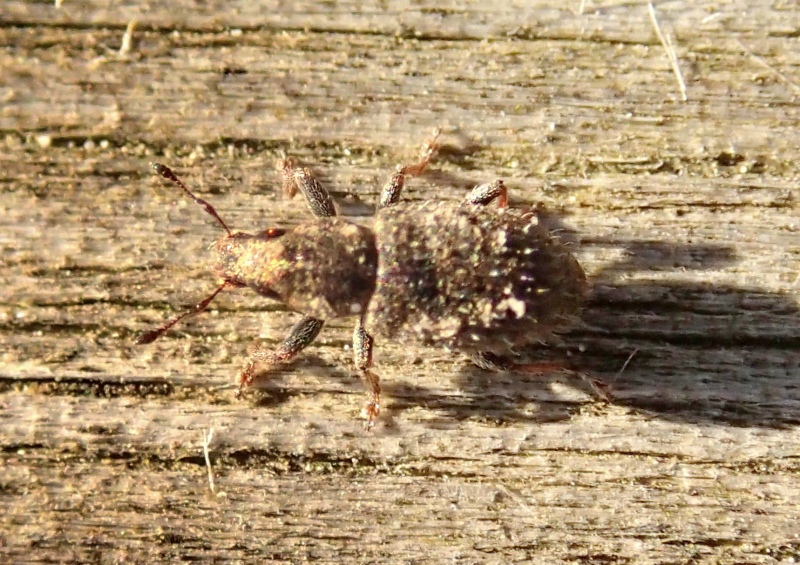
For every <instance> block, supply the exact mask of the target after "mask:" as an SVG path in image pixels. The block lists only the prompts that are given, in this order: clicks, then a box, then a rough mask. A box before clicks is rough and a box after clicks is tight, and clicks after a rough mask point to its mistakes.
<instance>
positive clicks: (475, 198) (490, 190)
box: [464, 179, 508, 208]
mask: <svg viewBox="0 0 800 565" xmlns="http://www.w3.org/2000/svg"><path fill="white" fill-rule="evenodd" d="M494 199H497V207H498V208H506V207H507V206H508V189H507V188H506V185H504V184H503V181H502V180H500V179H497V180H496V181H494V182H488V183H486V184H482V185H480V186H476V187H475V188H473V189H472V190H471V191H470V193H469V194H468V195H467V198H466V200H465V201H464V202H465V203H466V204H474V205H477V206H486V205H487V204H490V203H491V202H492V201H493V200H494Z"/></svg>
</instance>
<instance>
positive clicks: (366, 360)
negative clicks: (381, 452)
mask: <svg viewBox="0 0 800 565" xmlns="http://www.w3.org/2000/svg"><path fill="white" fill-rule="evenodd" d="M373 343H374V340H373V339H372V336H371V335H369V334H368V333H367V330H365V329H364V320H362V319H361V318H359V320H358V322H356V328H355V330H354V331H353V362H354V363H355V365H356V369H357V370H358V371H359V372H360V373H361V378H362V380H363V381H364V385H365V386H366V387H367V390H368V391H369V393H370V394H371V397H370V400H369V402H367V405H366V406H365V407H364V412H365V413H366V415H367V424H366V428H367V429H368V430H369V429H370V428H372V426H373V425H374V424H375V418H377V417H378V415H379V414H380V402H381V385H380V378H379V377H378V375H376V374H375V373H373V372H372V345H373Z"/></svg>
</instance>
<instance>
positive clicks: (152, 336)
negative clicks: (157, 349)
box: [136, 281, 231, 345]
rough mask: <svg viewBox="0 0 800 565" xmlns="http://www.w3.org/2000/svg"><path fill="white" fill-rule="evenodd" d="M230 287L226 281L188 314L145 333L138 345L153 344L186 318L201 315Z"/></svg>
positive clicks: (140, 337)
mask: <svg viewBox="0 0 800 565" xmlns="http://www.w3.org/2000/svg"><path fill="white" fill-rule="evenodd" d="M228 286H231V285H230V283H229V282H228V281H225V282H224V283H222V284H221V285H220V287H219V288H218V289H217V290H215V291H214V292H212V293H211V294H210V295H209V296H207V297H206V298H205V300H203V301H202V302H200V303H199V304H196V305H195V306H194V308H192V309H190V310H189V311H187V312H184V313H183V314H181V315H180V316H177V317H175V318H173V319H171V320H170V321H169V322H167V323H166V324H164V325H162V326H159V327H157V328H156V329H154V330H150V331H149V332H145V333H143V334H142V335H140V336H139V338H138V339H137V340H136V345H145V344H148V343H153V342H154V341H155V340H157V339H158V338H160V337H161V336H162V334H164V332H166V331H167V330H168V329H170V328H171V327H172V326H174V325H175V324H177V323H178V322H180V321H181V320H183V319H184V318H185V317H186V316H194V315H195V314H199V313H200V312H202V311H203V310H205V309H206V308H207V307H208V305H209V304H211V301H212V300H214V299H215V298H216V297H217V295H218V294H219V293H220V292H222V291H223V289H225V288H226V287H228Z"/></svg>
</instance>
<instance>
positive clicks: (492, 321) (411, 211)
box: [366, 202, 587, 351]
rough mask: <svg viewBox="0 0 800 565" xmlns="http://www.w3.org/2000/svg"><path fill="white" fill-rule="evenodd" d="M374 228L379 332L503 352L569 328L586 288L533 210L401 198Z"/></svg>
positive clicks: (374, 316) (373, 319)
mask: <svg viewBox="0 0 800 565" xmlns="http://www.w3.org/2000/svg"><path fill="white" fill-rule="evenodd" d="M374 232H375V238H376V245H377V250H378V270H377V282H376V286H375V292H374V294H373V297H372V300H371V301H370V302H369V306H368V309H367V318H366V327H367V329H368V331H370V332H374V333H376V334H383V335H390V336H393V337H397V336H404V337H409V338H413V339H416V340H418V341H421V342H423V343H426V344H443V345H446V346H448V347H451V348H453V349H460V350H467V351H470V350H472V351H502V350H507V349H508V348H509V347H511V346H514V345H520V344H524V343H530V342H533V341H536V340H538V339H542V338H545V337H547V336H548V335H549V334H550V332H551V331H552V330H555V329H559V328H561V327H564V326H567V325H569V324H570V323H571V322H573V321H574V319H575V318H576V316H577V313H578V310H579V307H580V303H581V300H582V299H583V298H584V296H585V294H586V292H587V283H586V277H585V275H584V272H583V269H581V267H580V265H579V264H578V262H577V261H576V260H575V258H574V257H573V256H572V254H571V253H569V251H568V250H567V248H566V247H565V246H564V244H563V243H561V242H560V241H558V239H557V238H556V237H554V236H553V235H552V234H550V233H549V232H548V230H547V229H546V228H545V227H544V226H542V225H540V224H539V222H538V217H537V216H536V215H535V214H534V213H532V212H529V211H528V212H526V211H524V210H518V209H512V208H502V209H496V208H488V207H482V206H473V205H456V204H453V203H447V202H443V203H436V202H427V203H417V204H398V205H396V206H392V207H389V208H385V209H383V210H380V211H379V212H378V214H377V217H376V221H375V227H374Z"/></svg>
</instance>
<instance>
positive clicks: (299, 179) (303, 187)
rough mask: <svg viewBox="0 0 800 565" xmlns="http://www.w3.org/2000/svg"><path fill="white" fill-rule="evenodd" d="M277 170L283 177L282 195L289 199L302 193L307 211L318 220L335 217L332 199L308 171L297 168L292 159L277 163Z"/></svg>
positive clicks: (303, 168)
mask: <svg viewBox="0 0 800 565" xmlns="http://www.w3.org/2000/svg"><path fill="white" fill-rule="evenodd" d="M277 168H278V170H279V171H280V172H281V175H282V176H283V185H282V187H283V193H284V194H285V195H286V196H288V197H289V198H291V197H292V196H294V195H295V194H297V191H298V190H300V192H302V193H303V196H304V197H305V199H306V204H308V209H309V210H311V213H312V214H314V215H315V216H316V217H318V218H329V217H331V216H335V215H336V208H335V207H334V205H333V199H332V198H331V195H330V194H328V191H327V190H325V188H324V187H323V186H322V185H321V184H320V182H319V181H318V180H317V178H316V177H315V176H314V174H313V173H312V172H311V170H310V169H307V168H305V167H298V166H297V162H296V161H295V160H294V159H292V158H287V159H281V160H280V161H278V165H277Z"/></svg>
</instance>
